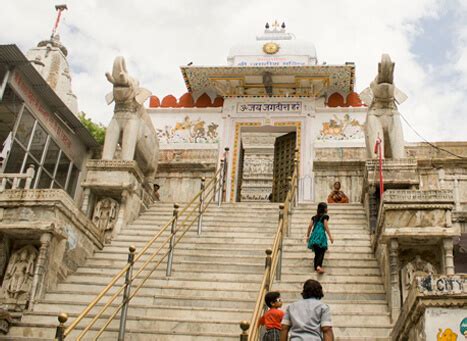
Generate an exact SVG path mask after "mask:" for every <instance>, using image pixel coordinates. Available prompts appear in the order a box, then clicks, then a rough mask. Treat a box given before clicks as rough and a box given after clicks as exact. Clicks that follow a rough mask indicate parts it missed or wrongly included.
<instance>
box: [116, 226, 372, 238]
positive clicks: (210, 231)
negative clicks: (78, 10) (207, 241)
mask: <svg viewBox="0 0 467 341" xmlns="http://www.w3.org/2000/svg"><path fill="white" fill-rule="evenodd" d="M239 230H240V231H239ZM275 233H276V230H272V229H270V230H269V231H267V230H263V231H262V232H258V231H243V230H242V229H236V230H231V231H217V229H216V228H215V227H213V228H204V229H203V231H202V233H201V235H200V237H210V238H213V237H220V238H228V237H232V238H262V237H268V238H271V237H272V236H274V235H275ZM331 233H332V234H333V237H334V236H339V238H340V239H361V240H368V241H370V236H369V234H368V233H364V232H363V231H361V232H360V233H349V232H347V231H345V230H344V231H342V230H333V229H331ZM155 234H156V232H155V231H148V230H141V229H134V230H124V231H122V232H121V233H120V234H119V237H125V238H126V237H129V236H137V237H141V236H145V237H147V239H148V240H149V239H150V238H151V237H153V236H154V235H155ZM163 235H164V236H168V235H169V232H168V231H167V233H164V234H163ZM304 235H305V233H302V236H301V237H300V236H299V235H298V234H291V235H290V237H289V238H291V239H303V236H304ZM185 236H186V237H198V231H196V230H191V231H188V232H187V233H186V234H185ZM336 239H337V238H336Z"/></svg>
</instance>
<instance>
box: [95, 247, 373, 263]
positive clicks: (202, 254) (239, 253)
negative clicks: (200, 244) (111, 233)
mask: <svg viewBox="0 0 467 341" xmlns="http://www.w3.org/2000/svg"><path fill="white" fill-rule="evenodd" d="M154 250H155V248H151V249H149V252H151V251H154ZM246 251H251V252H249V253H248V254H245V253H246ZM176 252H177V255H178V256H184V257H190V258H192V259H194V260H200V259H201V258H204V259H212V258H215V259H217V260H220V259H232V257H233V258H235V259H238V260H240V259H251V260H264V259H265V252H261V251H259V250H225V249H220V250H215V249H214V250H199V249H187V248H177V249H176ZM235 252H236V253H235ZM127 255H128V250H127V249H126V248H112V249H110V248H106V249H105V250H103V251H98V252H96V253H95V254H94V257H95V258H97V259H99V258H101V257H103V258H108V257H112V258H116V259H117V258H118V259H124V260H126V259H127ZM148 256H149V255H143V256H142V257H141V259H142V260H145V259H147V257H148ZM310 257H311V251H310V253H309V254H303V250H296V251H295V252H293V251H291V250H288V249H287V252H284V254H283V258H284V259H291V260H300V259H301V260H309V259H310ZM325 257H326V258H327V259H346V260H351V259H356V260H369V261H373V260H374V255H373V254H371V253H353V254H349V253H348V252H339V251H338V250H336V249H332V251H329V252H327V253H326V256H325Z"/></svg>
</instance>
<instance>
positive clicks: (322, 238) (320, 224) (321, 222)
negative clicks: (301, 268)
mask: <svg viewBox="0 0 467 341" xmlns="http://www.w3.org/2000/svg"><path fill="white" fill-rule="evenodd" d="M327 213H328V205H327V204H326V203H325V202H320V203H319V204H318V209H317V213H316V215H315V216H313V217H312V218H311V222H310V225H309V226H308V232H307V234H306V239H307V241H308V248H309V249H310V250H312V251H313V252H314V253H315V260H314V268H315V271H316V272H317V273H319V274H322V273H324V269H323V260H324V253H325V252H326V250H327V249H328V239H327V237H326V234H327V235H328V236H329V240H330V241H331V244H332V243H334V239H333V238H332V236H331V231H329V226H328V221H329V216H328V214H327ZM310 233H311V235H310Z"/></svg>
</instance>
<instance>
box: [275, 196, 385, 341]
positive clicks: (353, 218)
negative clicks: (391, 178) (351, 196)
mask: <svg viewBox="0 0 467 341" xmlns="http://www.w3.org/2000/svg"><path fill="white" fill-rule="evenodd" d="M315 212H316V205H299V206H298V207H297V208H296V209H295V210H294V214H293V218H292V228H291V233H290V236H289V237H288V238H286V239H285V241H284V260H283V270H282V279H281V281H280V282H276V284H275V285H274V287H273V290H277V291H280V292H281V295H282V297H283V299H284V301H285V305H286V304H288V303H290V302H293V301H295V300H298V299H300V298H301V295H300V293H301V290H302V285H303V282H304V281H305V280H307V279H309V278H313V279H317V280H319V281H320V282H321V284H322V285H323V290H324V298H323V300H324V302H326V303H327V304H329V306H330V308H331V312H332V316H333V323H334V327H333V330H334V334H335V336H336V337H337V339H338V340H341V341H344V340H345V341H347V340H368V341H369V340H385V341H386V340H389V333H390V331H391V323H390V318H389V310H388V306H387V303H386V293H385V291H384V287H383V283H382V278H381V274H380V270H379V267H378V265H377V262H376V258H375V256H374V255H373V253H372V251H371V248H370V237H369V232H368V229H367V227H366V226H367V223H366V219H365V213H364V210H363V207H362V206H361V205H360V204H344V205H338V204H336V205H330V206H329V216H330V220H329V228H330V230H331V234H332V235H333V237H334V244H330V247H329V249H328V251H327V252H326V255H325V260H324V264H323V266H324V268H325V270H326V273H325V274H324V275H317V274H316V273H315V272H314V270H313V257H314V254H313V253H312V252H311V251H310V250H307V249H306V245H305V240H304V236H305V234H306V231H307V228H308V224H309V222H310V218H311V216H312V215H314V214H315Z"/></svg>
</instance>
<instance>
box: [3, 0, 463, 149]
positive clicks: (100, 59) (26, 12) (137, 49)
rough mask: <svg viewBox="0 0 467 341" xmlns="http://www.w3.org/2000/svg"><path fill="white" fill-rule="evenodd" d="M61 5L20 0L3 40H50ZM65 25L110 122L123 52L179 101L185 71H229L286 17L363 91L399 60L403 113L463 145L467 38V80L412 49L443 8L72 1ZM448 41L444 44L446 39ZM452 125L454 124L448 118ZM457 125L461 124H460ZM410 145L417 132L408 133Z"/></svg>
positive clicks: (368, 1) (27, 43)
mask: <svg viewBox="0 0 467 341" xmlns="http://www.w3.org/2000/svg"><path fill="white" fill-rule="evenodd" d="M54 4H55V1H40V2H38V1H34V0H17V1H15V2H9V3H6V4H2V10H3V15H2V18H1V19H2V20H1V21H0V40H1V41H2V42H5V43H6V42H9V43H17V44H18V45H20V47H21V48H22V49H23V50H24V51H25V50H27V49H28V48H30V47H32V46H34V45H35V44H36V43H37V42H38V41H39V40H41V39H44V38H46V37H47V36H48V35H49V34H50V29H51V26H52V24H53V21H54V18H55V13H54V9H53V8H54V7H53V6H54ZM67 4H68V7H69V9H70V10H69V11H68V12H65V13H64V21H63V25H62V26H61V28H60V33H61V39H62V42H63V43H64V44H65V45H66V46H67V48H68V50H69V62H70V63H71V66H72V69H73V70H74V74H73V88H74V91H75V93H76V94H77V96H78V99H79V106H80V109H81V110H83V111H85V112H87V113H88V114H89V116H91V117H92V118H93V119H96V120H98V121H101V122H103V123H107V122H108V121H109V120H110V117H111V113H112V109H111V107H108V106H107V105H106V104H105V101H104V95H105V94H106V93H107V92H109V91H110V90H111V87H110V84H108V83H107V81H106V79H105V77H104V74H105V72H106V71H110V69H111V66H112V61H113V58H114V57H115V56H116V55H120V54H121V55H124V56H125V57H126V58H127V62H128V68H129V71H130V72H131V73H132V74H133V75H134V76H135V77H136V78H138V79H139V80H140V82H141V84H142V85H143V86H145V87H147V88H148V89H150V90H151V91H152V92H153V93H154V94H155V95H157V96H159V97H160V98H162V97H163V96H164V95H166V94H170V93H172V94H174V95H175V96H177V97H178V96H181V95H182V94H183V93H184V92H185V91H186V89H185V86H184V83H183V79H182V77H181V73H180V70H179V66H180V65H185V64H187V63H188V62H193V63H194V64H195V65H223V64H226V57H227V53H228V50H229V48H230V47H231V46H232V45H233V44H236V43H239V42H242V41H248V40H253V39H254V38H255V36H256V35H257V34H258V33H260V32H261V31H262V29H263V25H264V23H265V22H266V21H271V20H274V19H276V18H277V19H278V20H279V21H285V22H286V23H287V25H288V29H289V30H290V31H291V32H293V33H294V34H295V35H296V36H297V38H300V39H305V40H310V41H312V42H313V43H314V44H315V45H316V48H317V52H318V58H319V60H320V61H327V62H328V64H330V63H344V62H346V61H353V62H355V63H356V65H357V70H356V71H357V72H356V76H357V85H356V89H357V91H360V90H363V89H364V88H365V87H366V86H367V85H368V84H369V82H370V81H371V80H372V79H373V78H374V76H375V74H376V70H377V63H378V61H379V59H380V57H381V53H383V52H386V53H389V54H390V55H391V57H392V59H393V60H394V61H395V62H396V76H395V78H396V85H397V86H398V87H399V88H400V89H401V90H403V91H404V92H406V93H407V94H408V95H409V100H408V101H407V102H406V103H404V104H403V105H401V107H400V111H401V112H402V113H403V114H404V115H405V116H406V117H407V118H408V119H409V121H410V122H411V123H412V124H413V125H414V126H415V127H416V128H417V130H418V131H419V132H420V133H422V134H423V135H424V136H426V137H427V138H428V139H430V140H455V139H465V131H467V118H466V115H465V114H464V113H462V112H461V110H462V108H463V107H465V106H466V105H467V101H466V100H465V98H464V97H465V95H466V92H465V88H460V87H459V86H460V85H461V84H464V85H466V84H467V61H466V59H467V49H466V48H465V46H466V44H465V42H466V40H467V33H466V32H465V27H464V26H462V25H460V26H459V27H458V30H457V31H456V32H453V35H457V36H458V37H459V38H458V39H459V41H461V42H463V45H462V44H461V46H459V48H458V50H457V51H452V54H453V55H456V56H458V57H459V58H458V59H457V61H456V62H455V63H453V65H452V66H448V68H449V69H448V70H447V71H446V72H448V73H449V72H451V71H452V70H457V75H458V76H459V77H460V79H461V80H462V82H460V81H459V82H452V83H450V84H444V83H441V82H437V74H436V72H433V70H429V69H428V68H424V67H423V66H422V65H420V64H419V62H418V61H417V58H416V56H415V55H414V54H413V52H411V43H412V42H413V40H414V39H416V37H417V35H419V34H422V33H423V32H422V30H421V29H420V27H419V20H420V19H421V18H424V17H427V16H429V17H436V16H438V15H440V14H439V13H440V9H441V8H442V6H443V2H442V1H441V2H440V1H435V0H411V1H405V0H397V1H374V0H365V1H348V0H335V1H317V0H312V1H310V0H308V1H305V0H303V1H287V2H285V1H280V0H268V1H266V0H261V1H256V0H255V1H238V0H237V1H214V0H199V1H189V0H185V1H181V0H174V1H171V2H162V1H157V2H156V1H143V0H136V1H122V0H120V1H97V0H69V1H67ZM441 43H442V42H441ZM447 117H448V118H449V120H450V121H446V118H447ZM450 122H454V123H455V124H454V125H452V123H450ZM406 137H407V139H409V140H412V139H414V138H415V135H414V134H413V133H411V132H410V131H409V130H407V129H406Z"/></svg>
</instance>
